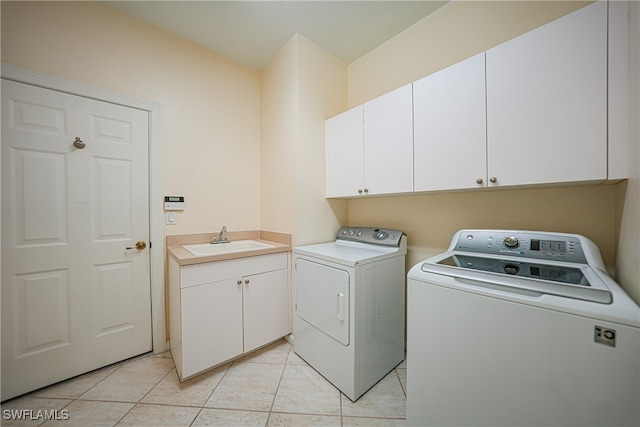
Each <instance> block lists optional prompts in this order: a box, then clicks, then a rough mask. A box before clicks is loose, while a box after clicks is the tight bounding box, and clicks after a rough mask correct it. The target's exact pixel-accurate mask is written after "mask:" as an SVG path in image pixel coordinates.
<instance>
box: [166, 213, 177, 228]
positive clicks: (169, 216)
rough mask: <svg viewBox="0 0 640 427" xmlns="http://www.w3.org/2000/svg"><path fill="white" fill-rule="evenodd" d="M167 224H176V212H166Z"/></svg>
mask: <svg viewBox="0 0 640 427" xmlns="http://www.w3.org/2000/svg"><path fill="white" fill-rule="evenodd" d="M167 225H176V213H175V212H167Z"/></svg>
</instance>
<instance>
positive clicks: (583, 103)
mask: <svg viewBox="0 0 640 427" xmlns="http://www.w3.org/2000/svg"><path fill="white" fill-rule="evenodd" d="M486 60H487V71H486V72H487V135H488V138H487V147H488V148H487V151H488V160H487V164H488V167H487V171H488V172H487V173H488V176H489V177H490V178H489V179H490V183H489V186H499V185H526V184H546V183H560V182H577V181H601V180H604V179H606V178H607V3H606V2H595V3H593V4H591V5H589V6H586V7H584V8H582V9H580V10H578V11H576V12H573V13H571V14H569V15H567V16H564V17H562V18H560V19H558V20H556V21H553V22H551V23H549V24H547V25H544V26H542V27H540V28H537V29H535V30H533V31H531V32H528V33H526V34H524V35H522V36H519V37H517V38H515V39H513V40H510V41H508V42H506V43H503V44H501V45H500V46H497V47H495V48H493V49H489V50H488V51H487V53H486ZM491 178H494V179H491Z"/></svg>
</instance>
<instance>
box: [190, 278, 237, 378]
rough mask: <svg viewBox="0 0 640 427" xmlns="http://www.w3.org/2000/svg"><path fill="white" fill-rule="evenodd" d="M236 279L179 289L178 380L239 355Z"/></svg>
mask: <svg viewBox="0 0 640 427" xmlns="http://www.w3.org/2000/svg"><path fill="white" fill-rule="evenodd" d="M238 281H240V278H238V279H228V280H223V281H220V282H213V283H206V284H203V285H198V286H191V287H188V288H184V289H182V358H183V359H182V365H183V369H182V375H181V377H182V378H186V377H189V376H191V375H194V374H197V373H198V372H201V371H204V370H206V369H208V368H210V367H212V366H215V365H217V364H220V363H221V362H223V361H225V360H229V359H231V358H233V357H236V356H238V355H240V354H242V352H243V342H242V285H241V284H238Z"/></svg>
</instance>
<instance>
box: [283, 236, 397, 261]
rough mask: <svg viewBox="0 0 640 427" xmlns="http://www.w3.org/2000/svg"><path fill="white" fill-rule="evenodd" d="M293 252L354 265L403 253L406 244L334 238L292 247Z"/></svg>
mask: <svg viewBox="0 0 640 427" xmlns="http://www.w3.org/2000/svg"><path fill="white" fill-rule="evenodd" d="M293 252H294V254H298V255H307V256H311V257H315V258H320V259H324V260H326V261H332V262H335V263H338V264H342V265H346V266H351V267H355V266H357V265H360V264H365V263H370V262H375V261H379V260H382V259H386V258H391V257H395V256H401V255H405V254H406V252H407V249H406V244H402V245H400V247H395V246H381V245H371V244H367V243H359V242H351V241H346V240H336V241H335V242H330V243H320V244H317V245H307V246H298V247H295V248H293Z"/></svg>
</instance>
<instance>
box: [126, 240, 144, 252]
mask: <svg viewBox="0 0 640 427" xmlns="http://www.w3.org/2000/svg"><path fill="white" fill-rule="evenodd" d="M146 247H147V244H146V243H145V242H143V241H142V240H140V241H138V242H136V245H135V246H127V247H126V248H125V249H127V250H128V249H137V250H139V251H141V250H143V249H144V248H146Z"/></svg>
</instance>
